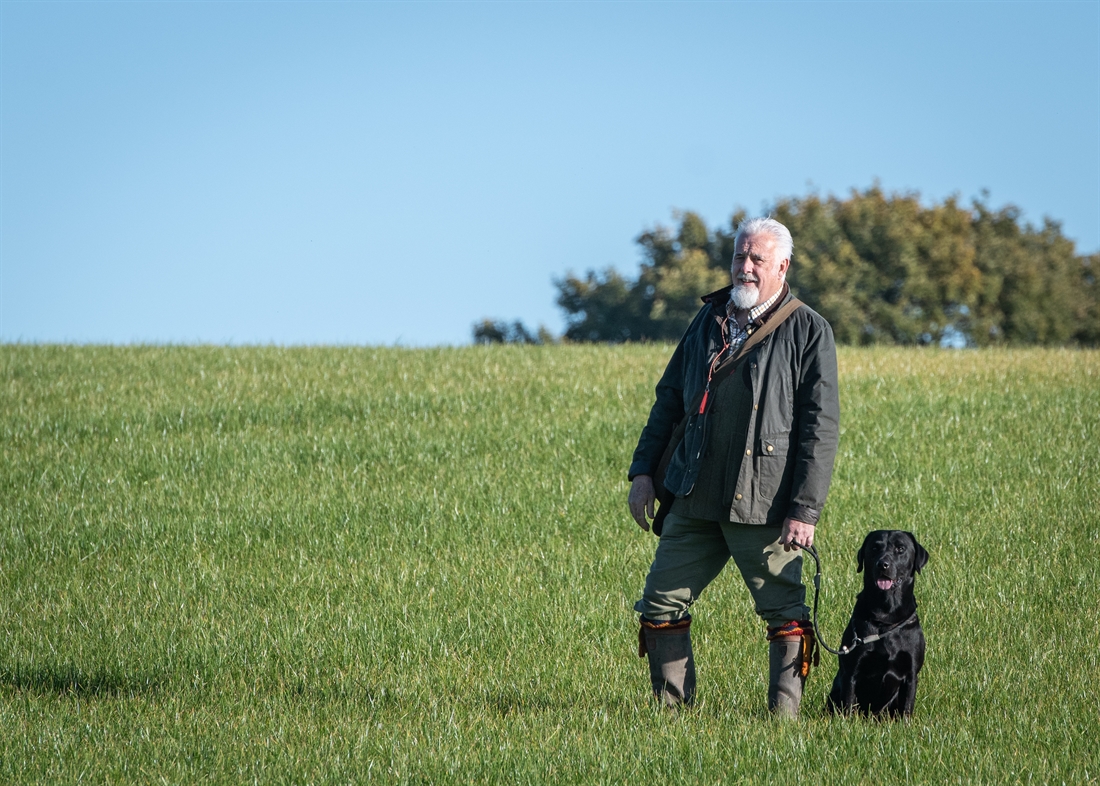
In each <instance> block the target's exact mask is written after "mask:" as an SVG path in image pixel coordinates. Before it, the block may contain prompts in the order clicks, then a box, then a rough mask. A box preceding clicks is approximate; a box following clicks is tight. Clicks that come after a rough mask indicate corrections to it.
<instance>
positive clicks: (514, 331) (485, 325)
mask: <svg viewBox="0 0 1100 786" xmlns="http://www.w3.org/2000/svg"><path fill="white" fill-rule="evenodd" d="M474 343H475V344H553V343H554V336H553V334H551V333H550V331H549V330H547V329H546V327H545V326H543V325H539V329H538V330H537V331H531V330H530V329H529V328H528V327H527V326H526V325H524V324H523V322H521V321H520V320H518V319H517V320H516V321H515V322H512V323H511V324H509V323H508V322H504V321H500V320H492V319H483V320H481V321H480V322H477V323H475V324H474Z"/></svg>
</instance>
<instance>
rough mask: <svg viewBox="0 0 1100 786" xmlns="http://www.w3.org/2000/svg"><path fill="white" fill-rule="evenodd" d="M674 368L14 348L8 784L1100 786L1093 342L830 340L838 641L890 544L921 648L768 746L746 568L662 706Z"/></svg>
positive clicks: (8, 474)
mask: <svg viewBox="0 0 1100 786" xmlns="http://www.w3.org/2000/svg"><path fill="white" fill-rule="evenodd" d="M669 351H670V349H669V347H662V346H635V347H603V346H601V347H587V346H552V347H503V346H495V347H468V348H461V349H440V350H404V349H361V348H302V349H280V348H218V347H187V348H185V347H133V348H104V347H63V346H52V347H50V346H42V347H39V346H13V345H4V346H0V450H2V457H0V461H2V463H0V735H2V739H3V744H2V746H0V782H2V783H31V782H65V783H76V782H91V783H101V782H112V783H118V782H133V783H160V782H168V783H185V782H195V781H199V780H202V781H217V782H224V783H244V782H259V783H344V782H372V781H378V782H389V783H408V782H417V783H438V782H485V781H493V782H516V783H543V782H547V783H553V782H558V783H630V784H639V783H655V784H663V783H720V782H722V783H736V782H740V781H751V782H761V783H762V782H765V781H767V782H777V783H798V784H808V783H819V782H821V783H860V782H864V783H888V784H889V783H899V782H900V783H910V782H912V783H940V782H951V783H977V782H984V783H998V784H1000V783H1028V782H1034V783H1062V782H1064V783H1082V782H1088V781H1094V780H1097V779H1098V778H1100V690H1098V688H1097V684H1098V672H1100V669H1098V667H1100V634H1098V633H1097V622H1096V614H1097V606H1098V601H1100V586H1098V579H1100V569H1098V566H1100V493H1098V481H1097V468H1098V467H1100V353H1096V352H1074V351H1039V350H1020V351H981V352H979V351H963V352H946V351H934V350H886V349H881V350H851V349H849V350H843V351H842V352H841V356H840V364H841V388H842V389H841V404H842V437H841V449H840V455H839V457H838V462H837V468H836V473H835V475H834V481H833V490H832V494H831V496H830V501H829V505H828V507H827V508H826V512H825V515H824V518H823V522H822V526H820V527H819V533H818V544H819V546H820V549H821V551H822V557H823V559H824V561H825V565H824V570H825V585H824V593H823V599H822V603H823V608H822V614H821V623H822V627H823V629H824V631H825V634H826V638H827V639H829V640H830V643H833V644H835V643H836V640H837V639H838V638H839V635H840V632H841V630H842V629H843V627H844V624H845V622H846V620H847V616H848V614H849V613H850V610H851V604H852V601H853V598H854V595H855V593H856V592H857V591H858V587H859V576H858V575H857V574H856V573H855V559H854V554H855V550H856V549H857V548H858V546H859V543H860V542H861V540H862V536H863V534H864V533H865V532H866V531H867V530H869V529H874V528H881V527H887V528H901V529H909V530H912V531H914V532H915V533H916V534H917V535H918V537H919V538H920V539H921V541H922V542H923V543H924V544H925V545H926V546H927V547H928V549H929V551H930V552H931V555H932V556H931V561H930V563H929V565H928V567H927V568H926V570H925V572H924V573H923V574H922V575H921V577H920V578H919V580H918V597H919V599H920V601H921V618H922V621H923V623H924V627H925V630H926V633H927V635H928V642H929V650H928V661H927V663H926V665H925V670H924V672H923V673H922V680H921V688H920V691H919V693H918V697H917V712H916V714H915V716H914V717H913V718H912V720H911V721H909V722H906V723H878V722H871V721H866V720H860V719H834V718H829V717H827V716H825V715H824V713H823V704H824V695H825V693H826V692H827V690H828V687H829V684H830V683H831V680H832V676H833V674H834V673H835V659H834V658H832V657H829V658H827V659H825V660H823V664H822V668H821V669H820V670H819V671H816V672H815V673H814V674H813V675H812V677H811V681H810V683H809V684H808V686H807V695H806V699H805V701H804V705H803V707H804V711H803V717H802V718H801V719H800V720H799V721H797V722H795V723H788V724H784V723H778V722H775V721H773V720H772V719H771V718H769V717H768V715H767V713H766V712H765V710H764V693H765V688H766V669H767V651H766V645H765V643H764V640H763V626H762V623H760V622H759V621H758V620H757V619H755V618H754V617H753V615H752V613H751V606H750V603H749V599H748V595H747V592H746V590H745V589H744V587H743V586H742V585H741V582H740V580H739V579H738V578H737V577H736V576H735V575H734V574H733V573H732V572H727V574H725V575H724V576H722V577H721V578H720V579H719V580H718V581H717V582H715V584H714V585H713V586H712V587H711V588H710V589H709V590H708V593H707V594H706V595H704V597H703V599H702V600H701V601H700V602H699V604H697V606H696V607H695V616H696V624H695V626H694V627H693V631H694V633H695V641H696V657H697V662H698V666H699V680H700V696H699V699H700V701H699V705H698V707H697V708H696V709H695V710H694V711H692V712H690V713H684V714H681V715H680V716H678V717H669V716H667V715H665V714H664V713H661V712H658V711H655V710H654V708H653V707H651V705H650V704H649V702H648V701H647V693H648V675H647V672H646V668H645V664H644V662H643V661H640V660H639V659H638V658H637V655H636V652H635V651H634V650H635V647H636V630H637V628H636V624H637V623H636V618H635V615H634V614H633V612H632V611H631V606H632V604H633V602H634V600H635V598H636V597H637V595H638V593H639V591H640V589H641V584H642V581H643V579H644V576H645V572H646V569H647V567H648V565H649V561H650V560H651V558H652V551H653V548H654V546H655V543H656V541H655V540H654V539H653V537H652V536H651V535H649V534H647V533H643V532H641V531H640V530H639V529H638V528H637V526H636V525H635V524H634V523H633V522H632V521H631V520H630V519H629V516H628V515H627V512H626V507H625V498H626V492H627V483H626V479H625V470H626V466H627V464H628V462H629V457H630V454H631V452H632V450H633V447H634V443H635V440H636V439H637V435H638V431H639V429H640V428H641V425H642V423H643V422H644V419H645V415H646V412H647V410H648V407H649V404H650V402H651V396H652V389H653V385H654V383H655V381H656V378H657V375H658V374H659V373H660V370H661V368H662V367H663V364H664V361H665V360H666V358H667V356H668V353H669ZM808 575H809V572H808V571H807V578H808Z"/></svg>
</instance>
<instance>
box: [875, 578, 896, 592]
mask: <svg viewBox="0 0 1100 786" xmlns="http://www.w3.org/2000/svg"><path fill="white" fill-rule="evenodd" d="M875 583H876V584H878V588H879V589H880V590H883V591H885V590H888V589H890V588H891V587H893V586H894V582H892V581H891V580H890V579H879V580H878V581H876V582H875Z"/></svg>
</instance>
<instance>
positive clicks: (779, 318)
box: [687, 297, 805, 412]
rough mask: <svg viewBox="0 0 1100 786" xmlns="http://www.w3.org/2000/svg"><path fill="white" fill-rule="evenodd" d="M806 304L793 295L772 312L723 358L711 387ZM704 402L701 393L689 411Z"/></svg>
mask: <svg viewBox="0 0 1100 786" xmlns="http://www.w3.org/2000/svg"><path fill="white" fill-rule="evenodd" d="M803 305H805V304H804V303H803V302H802V301H801V300H799V299H798V298H796V297H792V298H791V299H790V300H788V301H787V302H786V303H784V304H783V305H782V306H781V307H780V308H779V310H778V311H776V312H775V313H774V314H772V316H771V319H769V320H768V321H767V322H765V323H764V324H763V325H761V326H760V327H758V328H757V329H756V330H754V331H753V332H752V335H751V336H749V337H748V338H747V339H745V343H744V344H742V345H741V346H740V347H739V348H738V350H737V351H736V352H734V353H733V355H732V356H730V357H729V358H727V359H726V360H723V361H722V363H721V364H720V365H719V366H718V368H716V369H715V370H714V376H712V377H711V378H710V388H711V392H712V393H713V392H714V390H715V388H717V387H718V385H719V384H721V383H722V382H723V381H724V380H725V379H726V378H727V377H728V376H729V375H730V374H732V373H733V370H734V369H735V368H737V364H738V363H740V362H741V359H742V358H744V357H745V355H747V354H749V350H751V349H752V348H753V347H755V346H756V345H757V344H759V343H760V342H761V341H763V340H764V339H765V338H767V337H768V336H769V335H771V334H772V333H773V332H774V331H775V329H776V328H777V327H779V326H780V325H782V324H783V323H784V322H786V321H787V317H789V316H790V315H791V314H793V313H794V312H795V311H797V310H798V308H799V307H800V306H803ZM702 402H703V394H702V393H700V394H699V395H698V397H697V398H696V400H695V403H694V405H693V406H692V407H691V409H689V410H687V411H688V412H696V411H697V410H698V409H699V405H700V404H701V403H702Z"/></svg>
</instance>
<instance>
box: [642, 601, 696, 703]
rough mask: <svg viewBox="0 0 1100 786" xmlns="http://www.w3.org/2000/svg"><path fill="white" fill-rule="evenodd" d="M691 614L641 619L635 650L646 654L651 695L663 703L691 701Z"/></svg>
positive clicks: (692, 671) (693, 674)
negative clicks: (670, 618) (672, 618)
mask: <svg viewBox="0 0 1100 786" xmlns="http://www.w3.org/2000/svg"><path fill="white" fill-rule="evenodd" d="M690 626H691V617H687V618H685V619H682V620H677V621H675V622H651V621H649V620H647V619H644V618H643V619H642V630H641V635H640V636H639V637H638V654H639V655H647V654H648V655H649V679H650V682H651V683H652V685H653V695H654V697H655V698H656V699H657V700H658V701H659V702H660V703H661V704H662V705H664V706H665V707H679V706H681V705H683V706H691V704H692V702H694V701H695V659H694V658H693V657H692V654H691V633H690V631H689V628H690Z"/></svg>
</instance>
